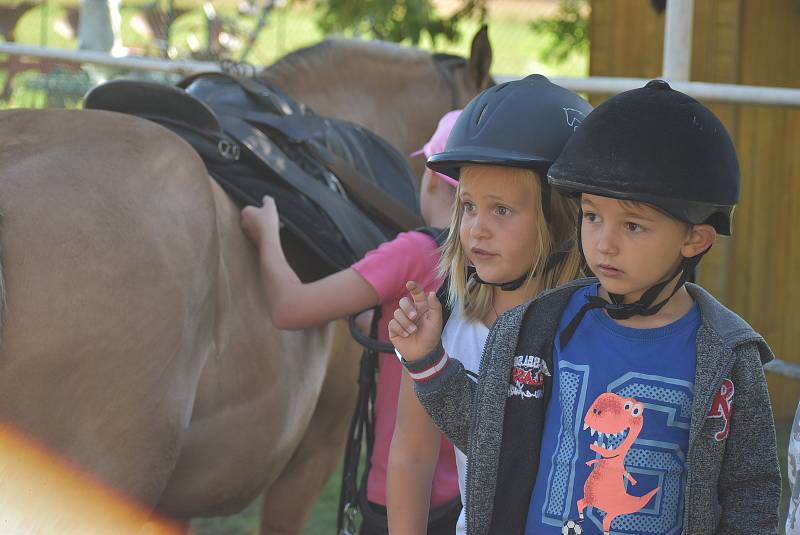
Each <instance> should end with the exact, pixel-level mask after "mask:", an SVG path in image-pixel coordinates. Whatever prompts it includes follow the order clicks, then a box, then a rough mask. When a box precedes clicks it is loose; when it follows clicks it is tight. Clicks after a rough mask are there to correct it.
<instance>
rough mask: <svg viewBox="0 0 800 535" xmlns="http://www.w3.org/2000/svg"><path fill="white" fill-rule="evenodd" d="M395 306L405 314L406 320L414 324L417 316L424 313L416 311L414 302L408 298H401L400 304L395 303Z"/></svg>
mask: <svg viewBox="0 0 800 535" xmlns="http://www.w3.org/2000/svg"><path fill="white" fill-rule="evenodd" d="M397 306H398V307H400V309H401V310H402V311H403V312H405V314H406V316H407V317H408V319H410V320H411V321H414V322H416V321H417V318H418V317H419V315H420V314H422V313H423V312H424V311H423V310H418V309H417V305H415V304H414V301H412V300H411V299H409V298H408V297H403V298H402V299H400V302H399V303H397Z"/></svg>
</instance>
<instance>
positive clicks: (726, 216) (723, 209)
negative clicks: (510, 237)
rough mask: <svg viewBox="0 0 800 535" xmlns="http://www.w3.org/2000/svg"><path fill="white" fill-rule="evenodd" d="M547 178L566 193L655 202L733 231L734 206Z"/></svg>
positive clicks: (680, 216)
mask: <svg viewBox="0 0 800 535" xmlns="http://www.w3.org/2000/svg"><path fill="white" fill-rule="evenodd" d="M547 182H548V183H549V184H550V186H551V187H553V189H555V190H556V191H559V192H560V193H562V194H563V195H572V196H578V195H580V194H581V193H589V194H591V195H598V196H600V197H609V198H612V199H619V200H624V201H635V202H642V203H645V204H649V205H652V206H655V207H656V208H658V209H660V210H662V211H664V212H666V213H667V214H669V215H670V216H672V217H674V218H675V219H677V220H679V221H683V222H685V223H689V224H692V225H701V224H706V223H707V224H710V225H712V226H713V227H714V229H715V230H716V231H717V233H719V234H722V235H725V236H730V235H731V217H732V213H733V209H734V207H733V206H728V205H721V204H710V203H705V202H694V201H687V200H681V199H669V198H666V197H662V196H658V195H652V194H648V193H641V192H635V191H616V190H613V189H610V188H608V187H603V186H598V185H595V184H585V183H581V182H573V181H570V180H565V179H563V178H554V177H553V176H551V175H548V177H547Z"/></svg>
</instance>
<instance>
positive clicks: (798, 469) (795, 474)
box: [456, 403, 800, 535]
mask: <svg viewBox="0 0 800 535" xmlns="http://www.w3.org/2000/svg"><path fill="white" fill-rule="evenodd" d="M456 459H458V450H456ZM458 475H459V480H458V484H459V488H461V487H460V485H461V479H460V478H461V472H459V473H458ZM461 495H462V496H463V495H464V491H463V490H462V491H461ZM786 535H800V403H798V405H797V413H796V414H795V415H794V423H793V424H792V430H791V431H789V515H788V516H787V517H786Z"/></svg>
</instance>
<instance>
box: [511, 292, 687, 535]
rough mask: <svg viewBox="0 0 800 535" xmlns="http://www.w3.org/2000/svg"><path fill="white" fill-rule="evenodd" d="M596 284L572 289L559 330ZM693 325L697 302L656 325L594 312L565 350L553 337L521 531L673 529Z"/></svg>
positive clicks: (680, 500)
mask: <svg viewBox="0 0 800 535" xmlns="http://www.w3.org/2000/svg"><path fill="white" fill-rule="evenodd" d="M597 289H598V285H597V284H594V285H590V286H588V287H586V288H582V289H581V290H579V291H578V292H576V293H575V295H574V296H573V297H572V299H571V301H570V303H569V305H568V306H567V308H566V309H565V311H564V314H563V315H562V317H561V322H560V325H559V332H561V330H563V329H564V327H565V326H566V325H567V324H568V323H569V321H570V320H571V319H572V318H573V316H574V315H575V314H576V313H577V312H578V310H579V309H580V308H581V306H583V304H584V303H586V298H585V296H586V295H597ZM699 326H700V313H699V310H698V307H697V305H695V306H694V307H693V308H692V309H691V310H690V311H689V312H688V313H687V314H686V315H684V316H683V317H682V318H680V319H679V320H677V321H675V322H673V323H671V324H669V325H666V326H664V327H659V328H656V329H632V328H630V327H624V326H622V325H620V324H618V323H616V322H615V321H614V320H612V319H611V318H610V317H608V315H606V313H605V312H604V311H603V310H600V309H593V310H590V311H589V312H588V313H587V314H586V317H585V318H584V319H583V321H582V322H581V323H580V325H579V326H578V329H577V330H576V331H575V334H574V335H573V337H572V339H571V340H570V342H569V344H568V345H567V347H566V348H565V349H564V351H563V352H562V351H560V350H559V345H558V343H555V344H554V345H555V347H554V350H553V360H554V363H555V367H556V370H557V372H556V373H554V374H553V375H554V381H553V393H552V396H551V398H550V402H549V405H548V407H547V413H546V416H545V429H544V435H543V438H542V447H541V453H540V457H539V471H538V473H537V476H536V483H535V485H534V489H533V494H532V496H531V504H530V509H529V512H528V521H527V525H526V528H525V533H526V535H534V534H535V535H544V534H554V535H561V534H562V528H563V527H564V525H565V523H566V522H567V521H572V522H574V523H576V524H578V529H574V528H573V529H572V531H571V532H572V533H581V532H582V533H584V534H587V535H588V534H602V533H604V531H607V530H608V528H609V527H610V530H611V533H614V534H637V535H651V534H659V535H665V534H674V533H680V531H681V526H682V524H683V511H684V500H685V497H684V490H685V488H686V453H687V447H688V442H689V423H690V419H691V408H692V395H693V394H692V392H693V387H694V375H695V364H696V361H697V350H696V341H695V339H696V336H697V329H698V327H699ZM557 340H558V337H557V336H556V341H557ZM634 481H635V482H636V483H635V484H634V483H633V482H634ZM579 509H580V510H579ZM581 513H582V515H581ZM604 524H605V526H604ZM571 527H572V524H570V528H571ZM567 532H568V533H569V532H570V530H569V529H568V530H567Z"/></svg>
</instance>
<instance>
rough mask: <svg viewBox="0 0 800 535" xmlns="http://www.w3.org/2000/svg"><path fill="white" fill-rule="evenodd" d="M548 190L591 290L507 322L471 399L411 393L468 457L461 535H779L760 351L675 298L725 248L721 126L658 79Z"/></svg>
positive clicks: (713, 315) (443, 392) (577, 145)
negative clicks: (719, 244) (574, 215)
mask: <svg viewBox="0 0 800 535" xmlns="http://www.w3.org/2000/svg"><path fill="white" fill-rule="evenodd" d="M548 181H549V183H550V185H551V186H552V187H553V188H554V189H556V190H558V191H559V192H561V193H565V194H571V195H575V196H576V197H578V198H579V199H580V203H581V211H582V216H581V222H580V224H579V236H580V243H581V245H582V250H583V254H584V257H585V260H586V263H587V266H588V268H589V269H590V270H591V271H592V272H593V273H594V275H595V276H596V278H593V279H584V280H580V281H576V282H573V283H569V284H567V285H565V286H562V287H560V288H557V289H555V290H552V291H550V292H548V293H546V294H543V295H542V296H540V297H538V298H537V299H535V300H534V301H532V302H530V303H528V304H526V305H523V306H521V307H518V308H516V309H513V310H511V311H509V312H508V313H506V314H504V315H503V316H501V318H500V319H499V320H498V321H497V322H496V323H495V325H494V326H493V328H492V330H491V332H490V334H489V337H488V339H487V342H486V346H485V350H484V355H483V359H482V361H481V370H480V376H479V381H478V383H477V385H475V384H474V383H471V382H470V381H469V379H468V378H467V376H466V375H465V373H464V372H463V368H462V367H461V365H460V364H459V363H458V361H456V360H453V359H451V360H449V361H448V362H447V365H446V366H445V367H444V368H443V369H442V370H440V371H438V373H437V374H434V375H433V376H432V377H430V378H426V379H423V380H420V381H417V383H416V389H417V394H418V396H419V397H420V399H421V400H422V402H423V405H425V407H426V409H427V410H428V412H429V413H430V414H431V416H432V418H433V419H434V421H435V422H437V424H438V425H439V426H440V427H442V428H443V429H444V430H445V432H446V433H447V434H448V435H449V436H451V437H452V439H453V441H454V443H459V442H467V443H468V444H469V446H468V458H469V461H470V464H469V469H468V471H467V472H468V475H467V492H466V496H467V503H468V505H469V507H468V511H467V530H468V533H469V534H470V535H473V534H475V535H482V534H486V533H492V534H503V535H505V534H523V533H524V534H526V535H533V534H537V535H539V534H541V535H547V534H559V535H560V534H562V533H583V534H610V533H615V534H623V533H624V534H637V535H644V534H648V535H649V534H659V535H666V534H674V533H682V534H683V535H707V534H711V533H720V534H722V533H725V534H756V533H757V534H775V533H777V526H778V503H779V500H780V492H781V490H780V486H781V485H780V471H779V468H778V461H777V453H776V445H775V431H774V424H773V418H772V411H771V408H770V401H769V395H768V391H767V385H766V381H765V378H764V373H763V370H762V365H763V364H764V363H766V362H768V361H769V360H771V359H772V358H773V355H772V352H771V350H770V349H769V347H768V345H767V343H766V342H765V341H764V339H763V338H762V337H761V336H760V335H759V334H758V333H756V332H755V331H754V330H753V329H752V328H751V327H750V326H749V325H748V324H747V323H746V322H745V321H744V320H742V319H741V318H740V317H739V316H737V315H736V314H735V313H733V312H731V311H730V310H728V309H727V308H725V307H724V306H723V305H721V304H720V303H719V302H718V301H717V300H715V299H714V298H713V297H712V296H711V295H710V294H709V293H708V292H706V291H705V290H703V289H702V288H701V287H699V286H696V285H694V284H690V283H687V282H686V280H687V277H688V276H689V274H690V273H691V272H692V270H693V269H694V268H695V267H696V266H697V264H698V262H699V261H700V258H701V257H702V256H703V255H704V254H705V253H706V252H707V251H708V250H709V248H710V247H711V245H712V244H713V242H714V240H715V238H716V235H717V234H725V235H730V234H731V217H732V212H733V208H734V206H735V205H736V203H737V202H738V198H739V166H738V162H737V159H736V152H735V150H734V147H733V143H732V142H731V139H730V137H729V136H728V134H727V132H726V131H725V128H724V127H723V125H722V123H721V122H720V121H719V119H718V118H717V117H716V116H715V115H714V114H713V113H712V112H711V111H710V110H708V108H706V107H705V106H703V105H702V104H700V103H699V102H697V101H696V100H694V99H692V98H691V97H689V96H687V95H685V94H683V93H680V92H678V91H675V90H673V89H671V88H670V87H669V85H668V84H667V83H666V82H664V81H661V80H654V81H652V82H650V83H648V84H647V85H646V86H645V87H643V88H640V89H635V90H632V91H627V92H625V93H621V94H619V95H617V96H615V97H613V98H611V99H609V100H608V101H606V102H605V103H603V104H602V105H601V106H599V107H598V108H597V109H595V110H594V111H593V112H592V113H591V114H589V116H588V117H587V118H586V120H585V121H584V122H583V124H582V125H581V127H580V128H578V129H577V131H576V132H575V134H574V135H573V136H572V137H571V138H570V140H569V142H568V143H567V145H566V146H565V148H564V150H563V152H562V153H561V155H560V156H559V157H558V159H557V160H556V162H555V163H554V164H553V166H552V167H551V168H550V170H549V172H548ZM415 307H416V310H415V314H413V315H414V316H416V317H417V318H420V319H418V320H417V322H416V323H417V325H418V326H419V324H420V323H424V322H426V321H429V318H430V317H431V316H432V315H435V310H433V309H432V308H431V307H430V306H429V302H428V301H425V299H424V296H423V298H422V299H419V298H418V297H417V296H415ZM401 312H403V311H401ZM429 312H432V313H429ZM396 317H397V314H396ZM404 318H405V316H403V315H402V314H401V319H404ZM424 330H425V329H424V328H422V329H418V331H424ZM413 336H414V335H409V338H413ZM409 347H411V346H409ZM415 347H418V346H415ZM425 349H428V348H427V347H426V348H425ZM429 349H431V351H430V352H429V353H427V354H426V353H425V352H424V351H421V350H417V351H412V352H410V353H411V354H406V353H405V352H403V351H402V350H400V351H401V352H402V354H403V357H404V358H405V360H406V361H408V362H410V363H412V364H410V365H411V366H415V367H419V366H420V363H424V362H425V361H426V360H430V361H431V362H434V361H439V356H440V355H441V349H440V348H434V347H432V345H431V347H430V348H429Z"/></svg>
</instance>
